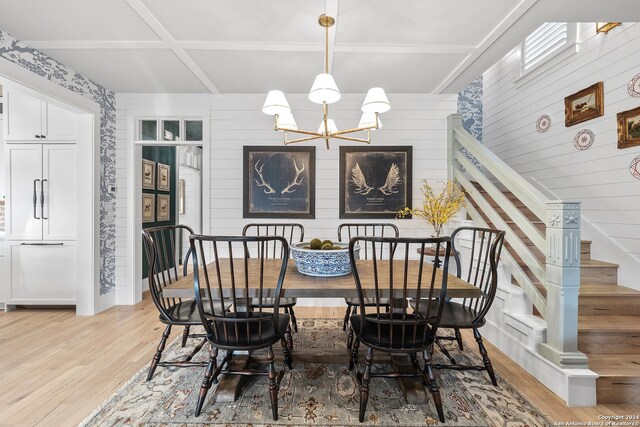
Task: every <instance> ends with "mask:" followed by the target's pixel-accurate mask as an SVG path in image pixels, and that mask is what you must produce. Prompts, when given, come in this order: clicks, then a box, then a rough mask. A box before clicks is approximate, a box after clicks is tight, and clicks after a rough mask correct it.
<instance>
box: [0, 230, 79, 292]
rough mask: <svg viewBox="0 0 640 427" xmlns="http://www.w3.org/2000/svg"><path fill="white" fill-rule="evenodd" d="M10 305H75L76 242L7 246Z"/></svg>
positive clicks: (23, 243) (31, 243)
mask: <svg viewBox="0 0 640 427" xmlns="http://www.w3.org/2000/svg"><path fill="white" fill-rule="evenodd" d="M9 250H10V256H9V259H10V260H11V266H10V270H11V273H10V275H11V280H10V283H11V287H10V290H9V300H8V301H7V302H8V303H9V304H75V301H76V288H77V278H76V244H75V242H46V243H45V242H9Z"/></svg>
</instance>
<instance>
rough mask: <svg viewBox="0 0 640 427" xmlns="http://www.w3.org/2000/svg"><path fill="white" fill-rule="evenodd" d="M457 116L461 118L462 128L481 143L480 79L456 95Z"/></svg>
mask: <svg viewBox="0 0 640 427" xmlns="http://www.w3.org/2000/svg"><path fill="white" fill-rule="evenodd" d="M458 114H460V115H461V116H462V126H464V128H465V129H466V130H467V131H468V132H469V133H470V134H471V135H473V136H474V138H475V139H477V140H478V141H480V142H482V77H480V78H478V79H476V80H474V81H472V82H471V83H469V85H468V86H467V87H465V88H464V89H462V92H460V93H459V94H458Z"/></svg>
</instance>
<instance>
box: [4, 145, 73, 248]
mask: <svg viewBox="0 0 640 427" xmlns="http://www.w3.org/2000/svg"><path fill="white" fill-rule="evenodd" d="M5 150H6V152H5V160H6V166H7V168H6V169H7V171H6V173H7V175H6V183H7V202H6V238H7V240H45V241H49V240H75V239H76V215H77V212H76V210H77V209H76V197H77V196H76V182H77V180H76V147H75V144H7V145H6V147H5Z"/></svg>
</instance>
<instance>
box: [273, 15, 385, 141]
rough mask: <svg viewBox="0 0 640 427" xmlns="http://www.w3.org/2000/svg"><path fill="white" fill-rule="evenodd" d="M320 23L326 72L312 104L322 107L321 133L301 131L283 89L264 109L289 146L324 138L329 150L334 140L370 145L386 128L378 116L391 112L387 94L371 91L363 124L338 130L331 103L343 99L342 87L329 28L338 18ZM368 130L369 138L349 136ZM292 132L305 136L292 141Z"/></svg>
mask: <svg viewBox="0 0 640 427" xmlns="http://www.w3.org/2000/svg"><path fill="white" fill-rule="evenodd" d="M318 23H319V24H320V26H321V27H323V28H324V29H325V61H324V72H323V73H320V74H318V75H317V76H316V78H315V80H314V81H313V85H312V86H311V90H310V91H309V101H311V102H313V103H316V104H320V105H322V122H320V127H319V128H318V130H317V132H313V131H309V130H302V129H298V125H297V124H296V121H295V119H294V117H293V113H292V112H291V107H290V106H289V103H288V102H287V98H286V97H285V96H284V93H283V92H282V91H280V90H271V91H269V93H268V94H267V99H266V100H265V101H264V104H263V106H262V112H263V113H265V114H270V115H272V116H274V119H275V130H276V131H283V132H284V143H285V144H293V143H296V142H304V141H313V140H315V139H324V140H325V142H326V145H327V148H329V139H332V138H335V139H341V140H345V141H353V142H364V143H366V144H369V143H370V142H371V132H370V131H371V130H376V129H380V128H381V127H382V122H381V121H380V118H379V117H378V114H380V113H384V112H386V111H389V109H391V104H390V103H389V99H388V98H387V94H386V93H385V92H384V89H382V88H381V87H374V88H371V89H369V91H368V92H367V96H366V97H365V99H364V102H363V103H362V107H361V109H362V111H363V114H362V117H361V119H360V123H358V127H357V128H352V129H347V130H339V129H338V127H337V126H336V123H335V122H334V121H333V120H332V119H330V118H329V117H328V116H329V107H328V106H329V104H333V103H335V102H338V101H339V100H340V97H341V94H340V90H339V89H338V85H336V82H335V80H334V78H333V76H332V75H331V74H330V73H329V27H331V26H332V25H333V24H335V19H334V18H332V17H330V16H326V15H321V16H320V18H318ZM364 131H366V132H367V137H366V138H361V137H358V138H356V137H352V136H347V134H351V133H355V132H364ZM288 132H294V133H297V134H302V135H303V136H302V137H299V138H296V139H288V138H287V133H288Z"/></svg>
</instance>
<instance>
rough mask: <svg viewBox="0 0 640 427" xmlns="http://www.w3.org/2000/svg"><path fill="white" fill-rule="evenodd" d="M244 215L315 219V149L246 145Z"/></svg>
mask: <svg viewBox="0 0 640 427" xmlns="http://www.w3.org/2000/svg"><path fill="white" fill-rule="evenodd" d="M243 159H244V163H243V170H244V191H243V193H244V194H243V196H244V197H243V199H244V208H243V217H244V218H315V191H316V148H315V147H282V146H274V147H272V146H267V147H265V146H245V147H244V156H243Z"/></svg>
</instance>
